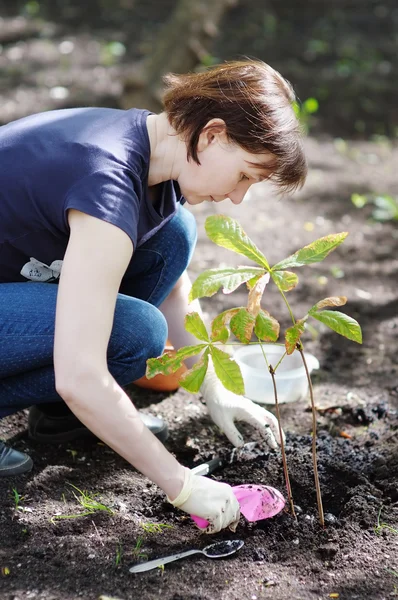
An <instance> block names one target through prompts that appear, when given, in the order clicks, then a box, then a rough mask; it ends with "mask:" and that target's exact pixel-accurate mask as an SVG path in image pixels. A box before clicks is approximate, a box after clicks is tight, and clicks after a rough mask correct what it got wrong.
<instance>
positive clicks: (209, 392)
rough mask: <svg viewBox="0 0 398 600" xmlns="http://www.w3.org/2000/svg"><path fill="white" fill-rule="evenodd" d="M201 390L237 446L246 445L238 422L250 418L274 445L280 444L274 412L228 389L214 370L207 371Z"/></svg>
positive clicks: (223, 430)
mask: <svg viewBox="0 0 398 600" xmlns="http://www.w3.org/2000/svg"><path fill="white" fill-rule="evenodd" d="M200 391H201V393H202V395H203V398H204V399H205V401H206V405H207V409H208V411H209V414H210V416H211V418H212V419H213V421H214V423H215V424H216V425H218V427H219V428H220V429H221V431H222V432H224V433H225V435H226V436H227V438H228V439H229V441H230V442H231V444H233V445H234V446H235V447H237V448H239V446H243V444H244V440H243V437H242V435H241V434H240V433H239V431H238V430H237V428H236V427H235V425H234V421H246V422H247V423H249V424H250V425H252V426H253V427H255V428H256V429H257V430H258V431H259V432H260V433H261V435H262V436H263V438H264V440H265V442H266V443H267V444H268V446H270V447H271V448H277V446H278V444H280V436H279V428H278V421H277V419H276V418H275V417H274V415H273V414H272V413H270V412H269V411H268V410H265V409H264V408H262V407H261V406H259V405H258V404H255V403H254V402H252V401H251V400H249V399H248V398H244V397H243V396H238V395H236V394H233V393H232V392H229V391H228V390H226V389H225V387H224V386H223V385H222V383H221V382H220V381H219V379H218V377H217V375H216V374H215V373H214V372H212V371H208V372H207V374H206V377H205V380H204V382H203V384H202V387H201V388H200Z"/></svg>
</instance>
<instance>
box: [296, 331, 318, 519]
mask: <svg viewBox="0 0 398 600" xmlns="http://www.w3.org/2000/svg"><path fill="white" fill-rule="evenodd" d="M297 350H298V351H299V352H300V354H301V358H302V361H303V364H304V368H305V372H306V374H307V380H308V385H309V388H310V397H311V410H312V462H313V465H314V478H315V489H316V500H317V503H318V513H319V521H320V523H321V525H322V527H325V519H324V515H323V505H322V495H321V486H320V484H319V475H318V464H317V455H316V408H315V402H314V390H313V388H312V381H311V377H310V374H309V371H308V367H307V362H306V360H305V356H304V352H303V346H302V344H301V342H299V343H298V344H297Z"/></svg>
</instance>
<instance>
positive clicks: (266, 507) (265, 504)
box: [191, 483, 285, 529]
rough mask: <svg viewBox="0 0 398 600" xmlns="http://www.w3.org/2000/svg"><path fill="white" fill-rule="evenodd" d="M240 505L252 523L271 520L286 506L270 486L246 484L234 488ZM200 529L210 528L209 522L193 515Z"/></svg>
mask: <svg viewBox="0 0 398 600" xmlns="http://www.w3.org/2000/svg"><path fill="white" fill-rule="evenodd" d="M232 490H233V492H234V494H235V497H236V499H237V501H238V502H239V505H240V510H241V513H242V515H243V516H244V517H245V518H246V519H247V520H248V521H250V522H253V521H261V520H262V519H269V518H270V517H273V516H274V515H277V514H278V513H279V512H281V510H282V509H283V507H284V506H285V499H284V497H283V496H282V494H281V493H280V492H279V491H278V490H276V489H275V488H273V487H271V486H269V485H257V484H251V483H246V484H243V485H235V486H233V488H232ZM191 516H192V518H193V520H194V521H195V523H196V524H197V526H198V527H199V528H200V529H205V528H206V527H207V526H208V524H209V523H208V521H206V520H205V519H202V518H201V517H197V516H196V515H191Z"/></svg>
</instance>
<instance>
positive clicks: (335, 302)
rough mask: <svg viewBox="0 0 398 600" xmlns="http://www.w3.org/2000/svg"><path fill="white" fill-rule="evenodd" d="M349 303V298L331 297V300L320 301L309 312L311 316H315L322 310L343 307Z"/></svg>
mask: <svg viewBox="0 0 398 600" xmlns="http://www.w3.org/2000/svg"><path fill="white" fill-rule="evenodd" d="M346 302H347V298H346V297H345V296H331V297H330V298H324V299H323V300H320V301H319V302H317V303H316V304H314V306H313V307H312V308H310V310H309V311H308V314H309V315H314V313H316V312H317V311H318V310H320V309H321V308H326V307H327V306H343V305H344V304H345V303H346Z"/></svg>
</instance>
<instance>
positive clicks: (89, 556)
mask: <svg viewBox="0 0 398 600" xmlns="http://www.w3.org/2000/svg"><path fill="white" fill-rule="evenodd" d="M87 558H95V554H89V555H88V557H87Z"/></svg>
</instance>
